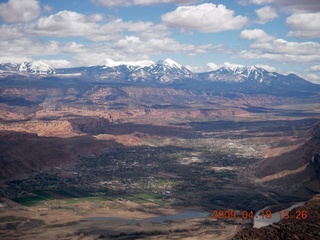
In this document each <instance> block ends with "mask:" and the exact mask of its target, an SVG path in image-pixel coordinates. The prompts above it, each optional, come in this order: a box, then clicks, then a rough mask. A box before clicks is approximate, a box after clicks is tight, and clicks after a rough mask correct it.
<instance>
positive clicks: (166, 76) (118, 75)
mask: <svg viewBox="0 0 320 240" xmlns="http://www.w3.org/2000/svg"><path fill="white" fill-rule="evenodd" d="M15 75H24V76H29V75H38V76H40V77H48V76H54V77H58V78H64V77H81V78H88V79H93V80H96V81H99V82H101V81H102V82H117V83H119V82H120V83H135V82H136V83H145V84H148V83H152V84H167V85H175V86H181V85H190V86H198V85H201V86H202V87H203V88H206V87H211V86H214V87H215V88H216V89H217V90H219V89H224V90H226V89H227V90H230V91H235V90H237V91H249V92H251V91H262V92H264V91H271V92H273V91H280V92H285V91H289V90H292V91H299V92H301V91H308V92H309V91H311V92H314V91H319V90H320V85H316V84H312V83H310V82H308V81H306V80H305V79H303V78H301V77H299V76H297V75H295V74H289V75H283V74H280V73H277V72H270V71H267V70H266V69H264V68H260V67H256V66H248V67H229V68H228V67H221V68H219V69H217V70H215V71H210V72H203V73H194V72H192V71H190V70H189V69H187V68H186V67H184V66H182V65H181V64H179V63H177V62H175V61H173V60H171V59H166V60H164V61H158V62H156V63H155V62H153V61H150V60H145V61H135V62H130V61H121V62H117V61H113V60H111V59H108V58H106V59H102V60H100V61H98V63H97V65H96V66H87V67H74V68H60V69H54V68H53V67H51V66H49V65H48V64H46V63H44V62H42V61H35V62H30V63H22V64H15V63H1V64H0V77H1V78H5V77H8V76H15ZM199 82H201V84H199ZM198 87H199V86H198Z"/></svg>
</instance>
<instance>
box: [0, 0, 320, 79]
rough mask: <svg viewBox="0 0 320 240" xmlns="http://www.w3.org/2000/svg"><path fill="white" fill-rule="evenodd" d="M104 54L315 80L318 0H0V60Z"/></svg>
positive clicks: (80, 60) (77, 60)
mask: <svg viewBox="0 0 320 240" xmlns="http://www.w3.org/2000/svg"><path fill="white" fill-rule="evenodd" d="M104 58H109V59H112V60H114V61H138V60H152V61H154V62H156V61H158V60H164V59H166V58H171V59H173V60H174V61H176V62H178V63H180V64H182V65H184V66H186V67H188V68H189V69H190V70H192V71H194V72H205V71H212V70H216V69H217V68H219V67H222V66H234V65H241V66H250V65H255V66H258V67H264V68H265V69H267V70H269V71H277V72H280V73H283V74H288V73H296V74H298V75H299V76H301V77H303V78H305V79H306V80H309V81H311V82H314V83H319V84H320V1H319V0H228V1H227V0H216V1H206V0H0V62H16V63H20V62H29V61H37V60H41V61H44V62H45V63H47V64H49V65H50V66H52V67H55V68H62V67H75V66H91V65H97V63H98V62H99V61H100V60H101V59H104Z"/></svg>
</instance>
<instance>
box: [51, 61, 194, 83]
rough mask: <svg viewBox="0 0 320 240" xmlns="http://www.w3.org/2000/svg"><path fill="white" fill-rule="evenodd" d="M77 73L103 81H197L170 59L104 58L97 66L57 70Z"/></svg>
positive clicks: (185, 69)
mask: <svg viewBox="0 0 320 240" xmlns="http://www.w3.org/2000/svg"><path fill="white" fill-rule="evenodd" d="M77 72H81V73H82V74H83V75H89V76H95V77H98V78H101V79H105V80H112V81H114V80H118V81H129V82H161V83H170V82H173V81H175V80H182V79H191V78H192V79H197V75H196V74H194V73H192V72H191V71H189V70H188V69H187V68H185V67H184V66H182V65H181V64H179V63H177V62H175V61H173V60H171V59H166V60H164V61H158V62H157V63H154V62H153V61H150V60H143V61H114V60H112V59H109V58H105V59H102V60H100V61H98V63H97V66H90V67H81V68H72V69H70V68H68V69H59V70H57V73H60V74H70V73H73V74H74V73H77Z"/></svg>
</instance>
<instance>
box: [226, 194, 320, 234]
mask: <svg viewBox="0 0 320 240" xmlns="http://www.w3.org/2000/svg"><path fill="white" fill-rule="evenodd" d="M297 211H300V212H302V211H305V213H306V214H307V218H306V219H302V218H301V216H300V217H298V212H297ZM319 229H320V195H316V196H315V197H313V198H312V199H311V200H310V201H308V202H307V203H306V204H305V205H303V206H302V207H298V208H295V209H293V210H292V211H291V212H290V218H289V219H282V220H281V221H280V222H279V223H274V224H272V225H270V226H266V227H262V228H259V229H256V228H251V229H248V228H247V229H244V230H242V231H240V232H239V233H237V234H236V236H235V237H233V238H232V239H233V240H250V239H252V240H253V239H255V240H256V239H259V240H269V239H275V240H278V239H279V240H280V239H283V240H284V239H285V240H298V239H310V240H311V239H320V231H319Z"/></svg>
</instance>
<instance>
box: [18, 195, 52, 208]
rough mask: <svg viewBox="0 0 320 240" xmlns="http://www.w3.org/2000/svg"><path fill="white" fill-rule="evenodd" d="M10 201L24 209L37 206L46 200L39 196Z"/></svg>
mask: <svg viewBox="0 0 320 240" xmlns="http://www.w3.org/2000/svg"><path fill="white" fill-rule="evenodd" d="M12 200H13V201H15V202H16V203H19V204H21V205H23V206H26V207H33V206H37V205H40V204H42V203H43V202H45V201H46V199H44V198H42V197H40V196H29V197H20V198H14V199H12Z"/></svg>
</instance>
